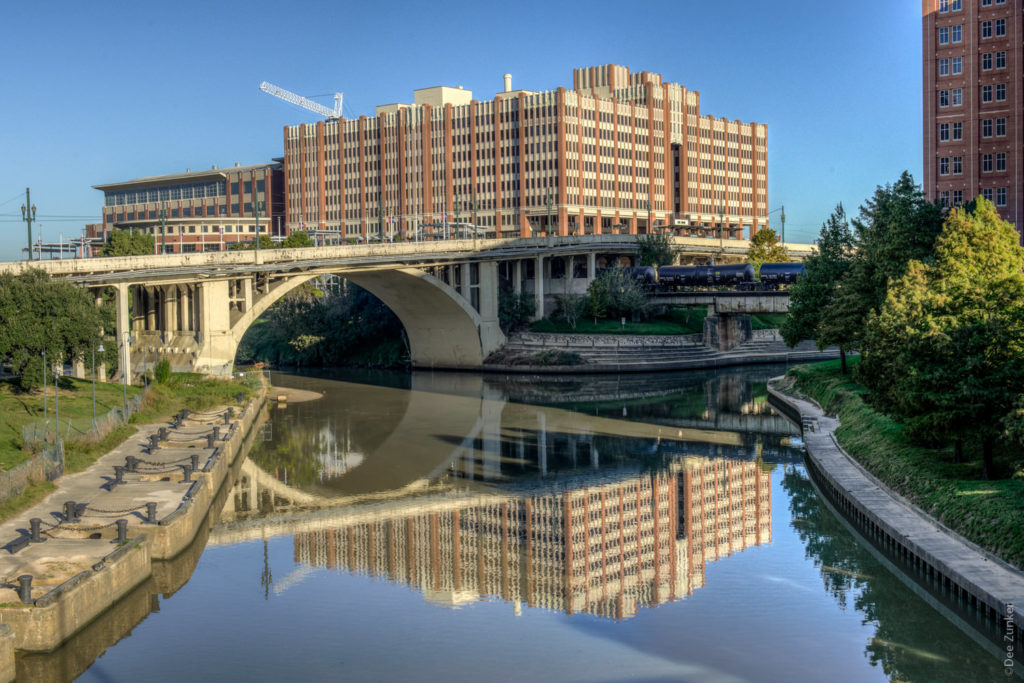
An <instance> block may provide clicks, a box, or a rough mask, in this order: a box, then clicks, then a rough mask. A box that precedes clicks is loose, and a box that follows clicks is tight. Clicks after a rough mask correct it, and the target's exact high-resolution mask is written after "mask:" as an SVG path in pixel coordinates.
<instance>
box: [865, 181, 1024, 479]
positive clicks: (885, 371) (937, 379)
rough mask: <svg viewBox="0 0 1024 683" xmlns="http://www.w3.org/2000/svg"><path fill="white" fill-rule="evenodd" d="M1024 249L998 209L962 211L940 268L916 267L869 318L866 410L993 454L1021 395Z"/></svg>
mask: <svg viewBox="0 0 1024 683" xmlns="http://www.w3.org/2000/svg"><path fill="white" fill-rule="evenodd" d="M1022 301H1024V250H1022V249H1021V247H1020V246H1019V244H1018V236H1017V232H1016V230H1014V228H1013V226H1011V225H1010V224H1009V223H1007V222H1005V221H1003V220H1002V219H1000V217H999V214H998V213H997V212H996V209H995V207H994V206H993V205H992V204H991V202H988V201H985V200H984V199H979V200H978V202H977V204H976V206H975V207H974V210H973V211H968V210H967V209H963V208H961V209H956V210H954V211H953V212H951V213H950V215H949V216H948V218H947V219H946V222H945V225H944V228H943V231H942V234H941V236H940V237H939V239H938V241H937V242H936V245H935V258H934V263H922V262H921V261H918V260H912V261H910V263H909V265H908V267H907V270H906V273H905V274H904V275H903V276H902V277H901V278H900V279H899V280H896V281H894V282H893V283H892V286H891V287H890V288H889V292H888V294H887V297H886V300H885V303H884V305H883V306H882V307H881V310H880V311H879V312H878V313H874V312H872V313H871V314H870V315H869V319H868V324H867V330H866V333H865V337H864V345H863V348H862V353H863V360H862V362H861V364H860V373H859V375H860V377H861V380H862V381H863V382H864V383H865V385H866V386H867V387H868V389H869V392H870V393H869V395H868V401H869V402H870V403H872V404H873V405H874V406H875V407H876V408H878V409H880V410H882V411H884V412H887V413H890V414H891V415H893V416H894V417H896V418H897V419H900V420H901V421H902V422H903V423H904V424H906V425H907V426H908V428H909V430H910V433H911V435H912V436H916V437H918V438H923V439H926V440H935V439H946V440H949V441H956V440H958V439H960V438H966V439H969V440H973V441H974V442H976V443H979V444H980V445H981V449H982V456H983V458H982V460H983V471H984V476H985V477H986V478H992V477H993V476H994V475H995V473H994V472H993V459H994V449H995V445H996V443H997V442H998V440H999V439H1000V438H1002V436H1003V434H1004V430H1005V427H1006V420H1007V419H1008V418H1009V417H1011V416H1012V415H1013V414H1014V412H1015V408H1016V407H1017V401H1018V400H1019V397H1020V393H1021V387H1022V386H1024V363H1022V362H1021V358H1024V306H1022V304H1021V302H1022Z"/></svg>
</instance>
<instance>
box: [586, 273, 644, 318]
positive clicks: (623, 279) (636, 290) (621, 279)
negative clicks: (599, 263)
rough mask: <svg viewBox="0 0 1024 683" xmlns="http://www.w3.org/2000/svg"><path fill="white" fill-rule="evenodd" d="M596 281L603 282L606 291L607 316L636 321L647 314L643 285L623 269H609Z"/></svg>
mask: <svg viewBox="0 0 1024 683" xmlns="http://www.w3.org/2000/svg"><path fill="white" fill-rule="evenodd" d="M597 279H599V280H602V281H603V282H604V287H605V289H607V291H608V306H607V311H608V315H609V316H611V317H615V318H618V317H622V316H629V317H630V319H634V320H635V319H636V317H637V316H641V317H642V316H643V315H644V314H645V313H646V312H647V293H646V292H645V291H644V288H643V285H641V284H640V283H639V282H637V281H636V279H635V278H634V277H633V276H632V275H630V274H629V273H627V272H626V270H625V269H624V268H609V269H608V270H605V271H604V272H602V273H601V274H600V275H598V276H597Z"/></svg>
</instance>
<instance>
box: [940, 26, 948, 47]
mask: <svg viewBox="0 0 1024 683" xmlns="http://www.w3.org/2000/svg"><path fill="white" fill-rule="evenodd" d="M948 42H949V27H948V26H942V27H940V28H939V45H945V44H946V43H948Z"/></svg>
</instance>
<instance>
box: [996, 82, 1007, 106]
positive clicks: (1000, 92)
mask: <svg viewBox="0 0 1024 683" xmlns="http://www.w3.org/2000/svg"><path fill="white" fill-rule="evenodd" d="M1005 99H1006V84H1005V83H997V84H996V102H1002V101H1004V100H1005Z"/></svg>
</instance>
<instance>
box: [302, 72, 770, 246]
mask: <svg viewBox="0 0 1024 683" xmlns="http://www.w3.org/2000/svg"><path fill="white" fill-rule="evenodd" d="M504 85H505V87H504V91H503V92H499V93H498V94H497V95H496V96H495V97H494V98H493V99H490V100H487V101H478V100H476V99H474V97H473V94H472V92H471V91H469V90H464V89H462V88H461V87H455V88H452V87H443V86H442V87H434V88H425V89H421V90H417V91H415V93H414V97H413V102H412V103H411V104H390V105H382V106H378V107H377V111H376V116H374V117H366V116H361V117H359V118H358V119H340V120H329V121H324V122H318V123H316V124H302V125H299V126H286V127H285V129H284V148H285V154H284V163H285V177H286V183H287V198H286V206H285V222H286V226H287V230H289V231H292V230H307V231H310V230H316V231H326V232H327V233H328V234H335V235H337V237H338V239H339V240H345V239H348V240H359V239H374V238H381V237H383V238H385V239H386V238H388V237H389V236H392V235H402V236H403V237H405V238H415V237H417V236H423V235H426V234H431V233H437V232H438V231H440V230H442V229H444V227H445V226H446V224H448V223H450V222H460V223H472V224H474V225H476V226H479V231H480V232H481V233H482V232H483V231H486V232H487V233H489V234H492V235H498V236H505V237H507V236H530V235H533V234H543V233H545V232H546V231H547V226H548V225H549V220H550V226H551V227H550V232H551V233H553V234H560V235H568V234H574V233H575V234H580V233H586V234H590V233H595V232H606V233H607V232H616V231H617V232H627V231H628V232H630V233H638V232H639V233H644V232H648V231H652V227H651V226H653V230H655V231H657V230H664V229H672V230H673V231H674V232H676V233H677V234H684V235H704V236H709V237H712V236H713V237H718V236H719V228H720V227H721V228H723V230H724V233H725V236H726V237H743V236H745V235H746V236H749V235H750V234H753V233H754V232H756V231H757V230H759V229H761V228H763V227H766V226H767V225H768V212H769V209H768V165H767V127H766V126H765V125H764V124H760V123H741V122H739V121H730V120H726V119H724V118H714V117H712V116H710V115H702V114H701V109H700V95H699V93H697V92H695V91H692V90H687V89H686V88H685V87H683V86H681V85H679V84H677V83H667V82H663V80H662V77H661V75H659V74H655V73H650V72H647V71H642V72H639V73H631V72H630V71H629V69H627V68H626V67H623V66H617V65H605V66H600V67H589V68H582V69H576V70H575V71H574V72H573V87H572V88H571V89H567V88H563V87H559V88H558V89H556V90H554V91H547V92H533V91H528V90H513V89H512V87H511V77H510V76H509V75H507V74H506V76H505V84H504Z"/></svg>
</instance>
